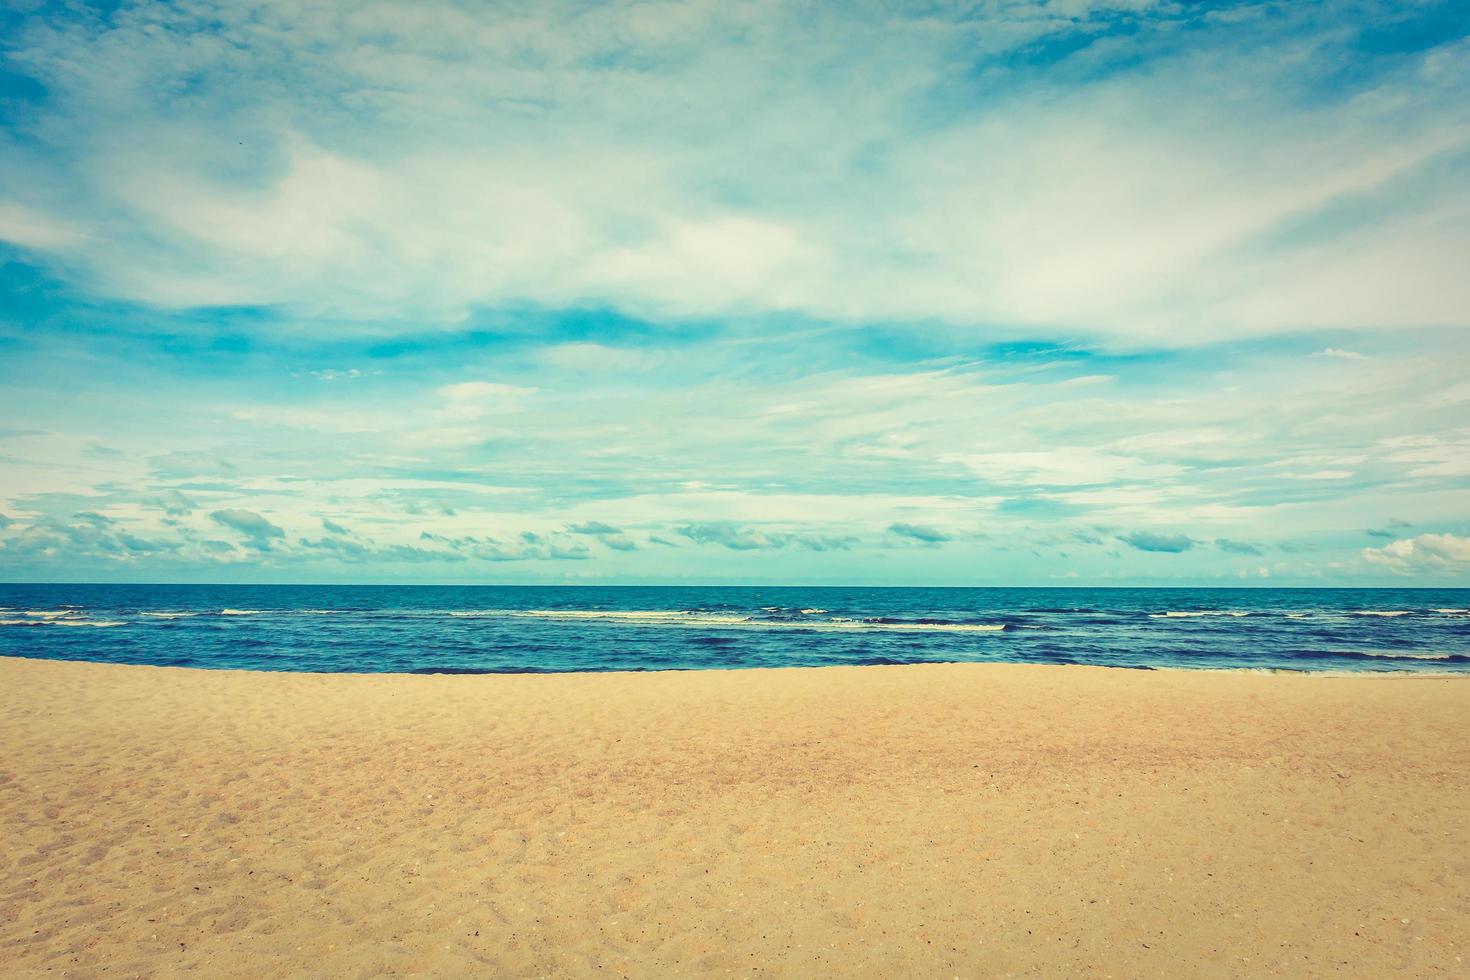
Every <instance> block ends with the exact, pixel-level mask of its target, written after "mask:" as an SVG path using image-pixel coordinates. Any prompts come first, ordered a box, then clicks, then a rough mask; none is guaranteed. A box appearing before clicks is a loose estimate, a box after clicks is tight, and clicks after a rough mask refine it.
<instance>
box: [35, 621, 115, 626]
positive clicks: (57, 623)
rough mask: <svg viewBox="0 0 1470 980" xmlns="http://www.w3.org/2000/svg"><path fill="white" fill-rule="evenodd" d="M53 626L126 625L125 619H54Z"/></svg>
mask: <svg viewBox="0 0 1470 980" xmlns="http://www.w3.org/2000/svg"><path fill="white" fill-rule="evenodd" d="M51 625H52V626H126V625H128V623H127V620H124V619H53V620H52V621H51Z"/></svg>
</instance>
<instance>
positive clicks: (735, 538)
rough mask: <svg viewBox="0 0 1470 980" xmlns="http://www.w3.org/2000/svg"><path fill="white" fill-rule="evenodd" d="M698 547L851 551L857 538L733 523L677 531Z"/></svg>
mask: <svg viewBox="0 0 1470 980" xmlns="http://www.w3.org/2000/svg"><path fill="white" fill-rule="evenodd" d="M677 531H678V533H679V534H681V535H683V536H684V537H686V538H688V539H689V540H690V541H693V542H694V543H695V544H714V545H721V546H723V547H725V548H729V549H730V550H732V551H765V550H773V549H777V548H803V549H806V550H808V551H834V550H835V551H841V550H845V549H848V548H851V547H852V546H853V544H855V543H856V540H857V539H856V538H853V537H841V536H835V535H820V534H795V533H790V532H782V531H762V530H758V529H755V528H749V527H743V526H741V525H738V524H734V523H731V522H729V521H705V522H702V523H698V524H689V525H685V526H684V527H681V528H678V529H677Z"/></svg>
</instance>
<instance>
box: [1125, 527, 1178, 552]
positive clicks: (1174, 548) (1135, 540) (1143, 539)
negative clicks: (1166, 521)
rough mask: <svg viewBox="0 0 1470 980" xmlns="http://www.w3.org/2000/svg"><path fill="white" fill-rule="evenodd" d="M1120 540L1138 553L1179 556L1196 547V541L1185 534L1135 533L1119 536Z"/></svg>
mask: <svg viewBox="0 0 1470 980" xmlns="http://www.w3.org/2000/svg"><path fill="white" fill-rule="evenodd" d="M1118 540H1119V541H1121V542H1123V543H1124V544H1126V545H1128V546H1129V547H1131V548H1134V549H1136V550H1138V551H1158V552H1164V553H1167V554H1179V553H1180V552H1184V551H1188V550H1189V549H1191V548H1193V547H1194V544H1195V542H1194V539H1193V538H1190V537H1187V536H1185V535H1183V534H1158V533H1155V532H1153V531H1133V532H1130V533H1128V534H1120V535H1118Z"/></svg>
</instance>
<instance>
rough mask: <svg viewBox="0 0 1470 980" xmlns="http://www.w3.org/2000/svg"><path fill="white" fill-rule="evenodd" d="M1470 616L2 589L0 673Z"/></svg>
mask: <svg viewBox="0 0 1470 980" xmlns="http://www.w3.org/2000/svg"><path fill="white" fill-rule="evenodd" d="M1467 609H1470V590H1467V589H1432V590H1423V589H1380V590H1366V589H1313V590H1307V589H845V588H844V589H837V588H831V589H820V588H790V589H776V588H698V587H675V588H659V587H648V588H598V587H585V588H581V587H579V588H566V587H561V588H557V587H522V588H516V587H377V586H78V585H56V586H0V654H8V655H15V656H26V657H39V658H50V659H71V660H97V661H105V662H112V663H142V664H154V665H178V664H185V663H187V664H188V665H192V666H200V667H221V668H245V669H257V670H287V671H327V672H358V673H376V672H430V673H436V672H437V673H443V672H464V673H546V672H557V671H607V670H629V671H643V670H698V669H728V668H739V667H783V666H822V665H832V664H890V663H891V664H904V663H948V662H1005V661H1009V662H1024V663H1077V664H1093V665H1100V666H1112V667H1130V668H1156V667H1190V668H1213V669H1257V670H1260V669H1277V670H1298V671H1300V670H1362V671H1382V670H1397V671H1418V672H1436V673H1444V672H1449V673H1460V672H1470V613H1467V612H1465V610H1467ZM1171 613H1172V614H1173V615H1170V614H1171Z"/></svg>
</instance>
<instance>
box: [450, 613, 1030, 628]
mask: <svg viewBox="0 0 1470 980" xmlns="http://www.w3.org/2000/svg"><path fill="white" fill-rule="evenodd" d="M777 608H779V607H777ZM823 611H825V610H823ZM815 614H816V613H812V615H815ZM449 615H451V616H454V617H456V618H460V619H489V618H500V619H542V620H553V621H555V620H561V621H567V622H592V623H598V622H600V623H628V624H637V625H646V626H696V627H697V626H707V627H720V628H739V629H750V630H783V629H792V630H794V629H799V630H822V631H867V632H883V633H999V632H1002V631H1003V630H1005V628H1006V624H1005V623H875V622H872V621H870V620H865V619H797V620H773V619H754V618H751V617H749V616H740V615H732V614H725V613H706V612H698V611H695V610H689V609H616V610H613V609H476V610H451V611H450V612H449Z"/></svg>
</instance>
